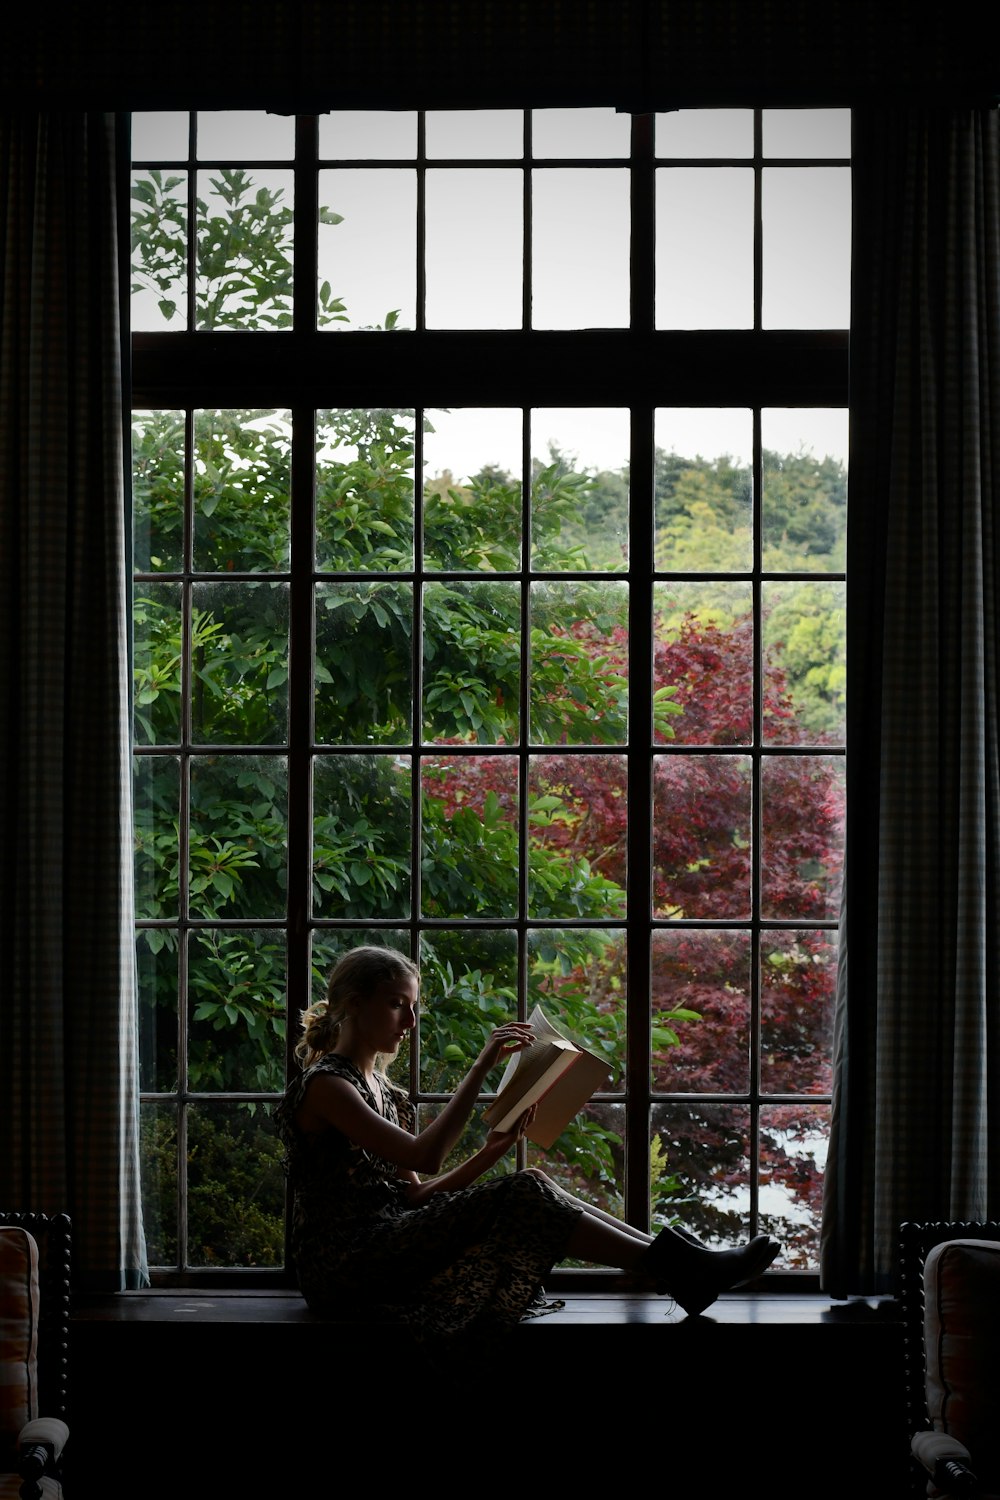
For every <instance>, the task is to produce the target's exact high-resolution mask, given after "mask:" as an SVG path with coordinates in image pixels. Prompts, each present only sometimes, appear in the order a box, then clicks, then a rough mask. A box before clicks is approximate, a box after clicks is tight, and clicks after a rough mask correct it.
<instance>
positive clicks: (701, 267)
mask: <svg viewBox="0 0 1000 1500" xmlns="http://www.w3.org/2000/svg"><path fill="white" fill-rule="evenodd" d="M753 190H754V177H753V172H752V170H750V169H749V168H742V167H660V168H659V169H658V170H657V173H656V327H657V328H752V327H753Z"/></svg>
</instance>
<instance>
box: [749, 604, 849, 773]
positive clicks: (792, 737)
mask: <svg viewBox="0 0 1000 1500" xmlns="http://www.w3.org/2000/svg"><path fill="white" fill-rule="evenodd" d="M763 610H764V672H765V680H764V739H765V743H766V744H771V745H824V744H825V745H831V744H843V742H844V738H845V735H846V722H845V710H846V689H847V615H846V600H845V586H844V584H842V583H823V582H820V581H819V580H815V581H814V580H810V581H809V582H803V583H788V582H784V583H765V584H764V586H763Z"/></svg>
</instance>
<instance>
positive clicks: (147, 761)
mask: <svg viewBox="0 0 1000 1500" xmlns="http://www.w3.org/2000/svg"><path fill="white" fill-rule="evenodd" d="M133 777H134V780H133V797H134V809H133V818H134V826H135V862H134V867H133V873H134V880H135V914H136V917H137V918H138V919H139V921H144V920H145V919H147V918H154V919H156V918H160V919H163V918H164V917H176V916H177V912H178V890H177V879H178V861H179V857H180V855H179V846H178V839H177V829H178V824H179V822H180V766H179V763H178V761H177V760H176V759H175V758H174V757H173V756H163V755H155V756H154V755H137V756H135V758H134V761H133ZM149 942H150V944H151V946H152V948H153V950H154V951H157V947H158V943H159V938H157V937H150V939H149Z"/></svg>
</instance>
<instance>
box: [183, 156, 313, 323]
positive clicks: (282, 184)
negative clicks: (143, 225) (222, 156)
mask: <svg viewBox="0 0 1000 1500" xmlns="http://www.w3.org/2000/svg"><path fill="white" fill-rule="evenodd" d="M294 180H295V179H294V173H292V172H290V171H273V170H267V169H262V168H258V167H252V168H250V169H246V168H243V167H219V168H218V169H217V170H212V171H206V172H199V173H198V200H199V202H198V246H197V253H198V268H197V277H196V282H195V286H196V292H197V299H198V313H197V325H198V327H199V328H211V329H216V330H219V329H224V328H243V329H251V328H256V329H264V328H271V329H274V328H291V326H292V203H293V194H294Z"/></svg>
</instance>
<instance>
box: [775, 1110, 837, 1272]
mask: <svg viewBox="0 0 1000 1500" xmlns="http://www.w3.org/2000/svg"><path fill="white" fill-rule="evenodd" d="M760 1134H761V1139H760V1156H761V1189H760V1217H761V1224H762V1225H763V1226H764V1227H765V1228H766V1230H767V1231H768V1232H769V1233H770V1234H773V1235H774V1236H775V1237H776V1238H777V1239H780V1241H781V1245H782V1251H781V1255H780V1256H779V1257H778V1259H777V1260H776V1261H775V1262H774V1264H775V1267H776V1268H777V1269H779V1270H780V1269H782V1268H784V1269H790V1270H795V1271H813V1272H816V1271H817V1270H818V1269H819V1254H820V1250H819V1247H820V1229H821V1223H822V1205H823V1176H824V1173H825V1170H826V1158H827V1150H828V1147H829V1140H830V1106H829V1105H826V1104H809V1105H806V1104H782V1105H774V1106H772V1107H771V1108H770V1109H762V1110H761V1112H760Z"/></svg>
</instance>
